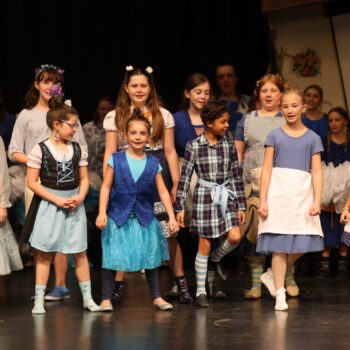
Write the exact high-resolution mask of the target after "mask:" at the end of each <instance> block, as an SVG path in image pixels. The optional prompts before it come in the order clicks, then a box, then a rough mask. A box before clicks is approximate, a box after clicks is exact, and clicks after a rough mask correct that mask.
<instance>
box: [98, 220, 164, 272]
mask: <svg viewBox="0 0 350 350" xmlns="http://www.w3.org/2000/svg"><path fill="white" fill-rule="evenodd" d="M101 242H102V267H103V268H105V269H110V270H115V271H124V272H133V271H139V270H142V269H147V270H151V269H154V268H156V267H158V266H160V265H161V264H162V261H164V260H169V253H168V243H167V240H166V238H165V236H164V234H163V230H162V228H161V226H160V224H159V222H158V221H157V220H156V219H153V220H152V221H151V223H150V224H149V226H148V227H145V226H142V225H141V224H140V223H139V222H138V220H137V218H136V217H134V216H130V217H129V219H128V221H127V222H126V223H125V224H124V225H123V226H118V225H117V224H116V223H115V222H114V221H113V220H112V219H111V218H108V222H107V226H106V228H105V229H104V230H103V231H102V236H101Z"/></svg>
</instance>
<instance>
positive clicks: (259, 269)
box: [249, 261, 264, 291]
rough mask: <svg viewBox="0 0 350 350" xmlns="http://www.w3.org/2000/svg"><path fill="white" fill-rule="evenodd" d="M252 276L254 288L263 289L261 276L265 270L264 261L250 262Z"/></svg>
mask: <svg viewBox="0 0 350 350" xmlns="http://www.w3.org/2000/svg"><path fill="white" fill-rule="evenodd" d="M249 267H250V272H251V278H252V289H254V290H259V291H261V281H260V276H261V275H262V273H263V270H264V264H263V263H262V262H260V261H259V262H250V263H249Z"/></svg>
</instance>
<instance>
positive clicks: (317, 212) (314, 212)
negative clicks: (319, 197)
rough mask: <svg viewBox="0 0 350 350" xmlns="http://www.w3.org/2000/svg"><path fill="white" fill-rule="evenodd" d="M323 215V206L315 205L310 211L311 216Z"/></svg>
mask: <svg viewBox="0 0 350 350" xmlns="http://www.w3.org/2000/svg"><path fill="white" fill-rule="evenodd" d="M320 213H321V206H320V205H319V204H316V203H313V204H312V206H311V208H310V209H309V215H311V216H317V215H320Z"/></svg>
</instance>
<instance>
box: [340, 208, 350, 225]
mask: <svg viewBox="0 0 350 350" xmlns="http://www.w3.org/2000/svg"><path fill="white" fill-rule="evenodd" d="M348 219H349V209H348V208H344V209H343V211H342V212H341V215H340V222H341V223H342V224H346V223H347V222H348Z"/></svg>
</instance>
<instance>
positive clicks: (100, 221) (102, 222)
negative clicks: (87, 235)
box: [96, 213, 107, 230]
mask: <svg viewBox="0 0 350 350" xmlns="http://www.w3.org/2000/svg"><path fill="white" fill-rule="evenodd" d="M106 225H107V215H106V214H105V213H100V214H98V216H97V218H96V226H97V228H99V229H100V230H103V229H104V228H105V227H106Z"/></svg>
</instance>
